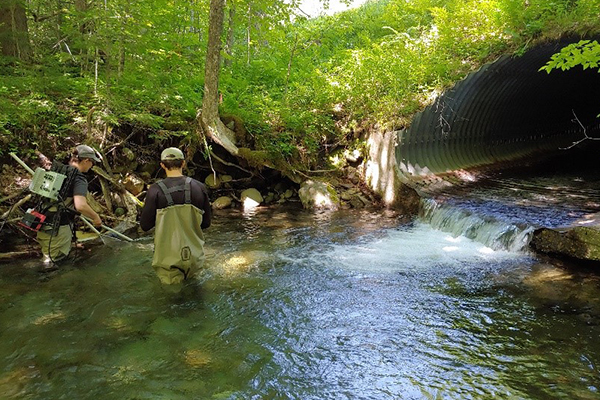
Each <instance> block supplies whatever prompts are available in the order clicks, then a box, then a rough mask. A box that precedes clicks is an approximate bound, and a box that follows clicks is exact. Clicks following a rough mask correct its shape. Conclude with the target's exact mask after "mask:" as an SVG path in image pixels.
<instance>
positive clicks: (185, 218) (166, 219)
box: [152, 177, 204, 284]
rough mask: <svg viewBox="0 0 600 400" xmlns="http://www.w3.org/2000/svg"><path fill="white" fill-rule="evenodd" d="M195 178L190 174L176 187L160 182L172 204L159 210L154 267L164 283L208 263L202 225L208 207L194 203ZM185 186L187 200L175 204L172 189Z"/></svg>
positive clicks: (182, 277)
mask: <svg viewBox="0 0 600 400" xmlns="http://www.w3.org/2000/svg"><path fill="white" fill-rule="evenodd" d="M191 181H192V178H190V177H186V179H185V183H184V184H183V185H178V186H174V187H172V188H167V186H166V185H165V184H164V183H163V182H162V181H161V182H158V187H159V188H160V189H161V190H162V192H163V193H164V195H165V197H166V198H167V204H168V205H167V207H165V208H161V209H159V210H157V211H156V229H155V232H154V256H153V258H152V267H154V270H155V271H156V274H157V275H158V278H159V279H160V281H161V282H162V283H164V284H174V283H181V282H182V281H184V280H185V279H187V278H189V277H191V276H192V275H193V274H194V273H196V272H197V271H198V269H199V268H200V267H201V266H202V264H203V263H204V234H203V233H202V229H201V228H200V225H201V224H202V215H203V214H204V211H203V210H200V209H199V208H197V207H196V206H194V205H193V204H192V200H191V186H190V182H191ZM181 190H184V191H185V204H175V203H174V202H173V197H172V196H171V193H173V192H177V191H181Z"/></svg>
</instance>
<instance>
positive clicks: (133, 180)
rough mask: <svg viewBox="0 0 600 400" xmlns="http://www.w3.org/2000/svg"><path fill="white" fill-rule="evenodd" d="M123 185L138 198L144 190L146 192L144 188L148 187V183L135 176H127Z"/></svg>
mask: <svg viewBox="0 0 600 400" xmlns="http://www.w3.org/2000/svg"><path fill="white" fill-rule="evenodd" d="M122 183H123V186H125V189H127V190H128V191H129V192H131V194H133V195H134V196H137V195H138V194H140V193H142V190H144V186H145V185H146V183H145V182H144V181H143V180H142V179H141V178H139V177H138V176H137V175H134V174H127V175H125V178H124V179H123V181H122Z"/></svg>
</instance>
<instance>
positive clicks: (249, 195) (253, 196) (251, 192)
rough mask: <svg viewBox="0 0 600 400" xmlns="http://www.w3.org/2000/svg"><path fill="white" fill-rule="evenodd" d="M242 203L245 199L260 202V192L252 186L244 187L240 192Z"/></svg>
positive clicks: (261, 198)
mask: <svg viewBox="0 0 600 400" xmlns="http://www.w3.org/2000/svg"><path fill="white" fill-rule="evenodd" d="M241 199H242V203H244V202H245V201H246V199H250V200H253V201H254V202H256V203H257V204H261V203H262V202H263V201H264V199H263V197H262V195H261V194H260V192H259V191H258V190H256V189H254V188H250V189H246V190H244V191H243V192H242V194H241Z"/></svg>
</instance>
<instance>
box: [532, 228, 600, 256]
mask: <svg viewBox="0 0 600 400" xmlns="http://www.w3.org/2000/svg"><path fill="white" fill-rule="evenodd" d="M531 247H533V248H534V249H535V250H536V251H539V252H542V253H548V254H557V255H563V256H568V257H572V258H578V259H581V260H593V261H600V229H599V228H598V227H588V226H576V227H572V228H567V229H563V230H557V229H549V228H542V229H538V230H537V231H535V232H534V234H533V238H532V239H531Z"/></svg>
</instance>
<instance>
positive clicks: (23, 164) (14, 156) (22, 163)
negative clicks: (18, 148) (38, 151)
mask: <svg viewBox="0 0 600 400" xmlns="http://www.w3.org/2000/svg"><path fill="white" fill-rule="evenodd" d="M8 154H10V156H11V157H12V158H14V159H15V160H16V161H17V162H18V163H19V164H21V167H23V168H25V169H26V170H27V172H29V173H30V174H31V175H33V174H34V173H35V171H34V170H32V169H31V168H29V166H28V165H27V164H25V162H23V160H21V159H20V158H19V157H17V155H16V154H15V153H8Z"/></svg>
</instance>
